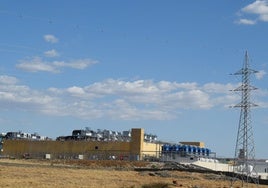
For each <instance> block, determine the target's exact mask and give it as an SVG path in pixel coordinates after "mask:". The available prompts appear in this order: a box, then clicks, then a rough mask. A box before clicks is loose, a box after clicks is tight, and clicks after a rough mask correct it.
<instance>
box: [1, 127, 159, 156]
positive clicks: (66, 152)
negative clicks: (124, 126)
mask: <svg viewBox="0 0 268 188" xmlns="http://www.w3.org/2000/svg"><path fill="white" fill-rule="evenodd" d="M97 133H98V131H97V132H93V131H91V130H87V131H81V130H80V131H78V130H74V131H73V133H72V135H71V136H65V137H63V136H61V137H58V138H57V140H49V139H47V140H43V139H38V140H36V139H18V138H17V137H15V138H14V137H10V138H8V139H4V140H3V143H2V155H4V156H12V157H15V158H22V157H27V158H47V159H92V160H107V159H118V160H142V159H144V158H146V157H155V158H159V155H160V150H161V147H162V144H160V143H158V142H156V136H154V135H148V134H145V133H144V130H143V129H140V128H136V129H135V128H134V129H132V130H131V136H130V132H128V133H127V132H124V134H118V133H115V132H114V133H113V132H109V131H108V132H107V131H106V130H105V131H102V133H103V134H97ZM99 133H100V132H99ZM9 135H12V134H11V133H10V134H9ZM16 135H17V134H16ZM98 135H99V136H98Z"/></svg>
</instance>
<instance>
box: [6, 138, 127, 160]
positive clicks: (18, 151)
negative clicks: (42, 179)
mask: <svg viewBox="0 0 268 188" xmlns="http://www.w3.org/2000/svg"><path fill="white" fill-rule="evenodd" d="M3 148H4V149H3V155H11V156H20V155H23V154H25V153H29V154H52V155H54V156H56V155H60V154H91V153H101V152H103V151H106V152H107V151H109V153H110V154H117V153H120V152H121V153H128V152H129V150H130V145H129V142H96V141H92V142H90V141H30V140H5V141H4V143H3Z"/></svg>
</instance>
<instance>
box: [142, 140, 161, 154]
mask: <svg viewBox="0 0 268 188" xmlns="http://www.w3.org/2000/svg"><path fill="white" fill-rule="evenodd" d="M162 145H163V144H158V143H148V142H144V143H143V150H142V154H143V155H149V156H154V157H159V155H160V152H161V148H162Z"/></svg>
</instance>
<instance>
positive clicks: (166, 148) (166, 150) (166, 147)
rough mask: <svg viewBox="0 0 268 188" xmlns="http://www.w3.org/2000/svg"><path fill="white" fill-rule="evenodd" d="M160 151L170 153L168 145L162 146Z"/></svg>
mask: <svg viewBox="0 0 268 188" xmlns="http://www.w3.org/2000/svg"><path fill="white" fill-rule="evenodd" d="M162 151H164V152H168V151H170V145H168V144H165V145H163V146H162Z"/></svg>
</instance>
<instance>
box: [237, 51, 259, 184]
mask: <svg viewBox="0 0 268 188" xmlns="http://www.w3.org/2000/svg"><path fill="white" fill-rule="evenodd" d="M257 72H258V71H255V70H253V69H250V67H249V57H248V52H247V51H246V53H245V59H244V63H243V67H242V69H240V70H239V71H238V72H236V73H234V75H241V76H242V84H241V85H240V86H239V87H238V88H236V89H235V90H234V91H235V92H239V93H240V94H241V102H240V103H238V104H237V105H235V106H233V107H235V108H240V119H239V126H238V132H237V140H236V147H235V158H234V166H233V172H234V178H233V180H232V185H233V183H234V182H235V181H236V180H238V179H240V180H241V184H242V187H244V186H246V187H247V185H248V183H255V184H257V185H258V184H259V181H258V174H257V172H256V170H255V145H254V138H253V130H252V119H251V107H255V106H257V105H256V104H254V103H252V102H251V91H252V90H256V89H257V88H256V87H254V86H252V85H250V76H251V75H252V74H255V73H257Z"/></svg>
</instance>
